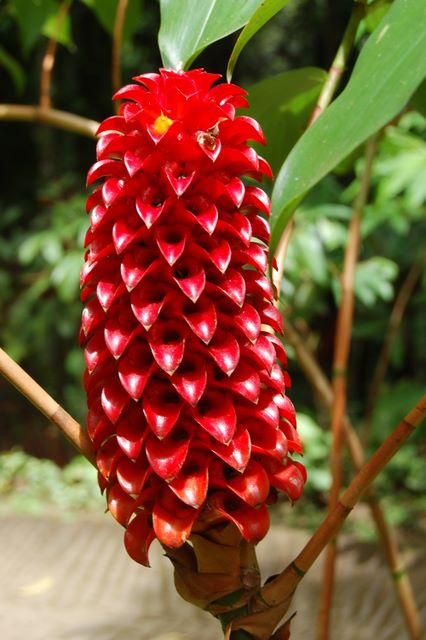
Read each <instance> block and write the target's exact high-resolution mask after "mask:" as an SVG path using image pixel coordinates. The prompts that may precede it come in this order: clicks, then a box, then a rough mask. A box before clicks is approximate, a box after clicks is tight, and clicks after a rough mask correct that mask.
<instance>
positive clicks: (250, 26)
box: [226, 0, 288, 82]
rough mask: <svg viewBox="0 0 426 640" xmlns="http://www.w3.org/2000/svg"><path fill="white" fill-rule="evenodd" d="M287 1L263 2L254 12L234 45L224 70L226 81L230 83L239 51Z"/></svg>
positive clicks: (268, 0) (270, 0)
mask: <svg viewBox="0 0 426 640" xmlns="http://www.w3.org/2000/svg"><path fill="white" fill-rule="evenodd" d="M287 2H288V0H264V1H263V2H262V4H261V5H260V6H259V7H258V9H257V10H256V11H255V12H254V14H253V15H252V17H251V18H250V20H249V21H248V23H247V24H246V26H245V27H244V29H243V30H242V32H241V33H240V35H239V36H238V40H237V42H236V43H235V46H234V48H233V50H232V53H231V56H230V58H229V61H228V68H227V70H226V79H227V80H228V82H231V78H232V74H233V73H234V68H235V65H236V63H237V60H238V58H239V56H240V53H241V51H242V50H243V49H244V47H245V46H246V44H247V43H248V41H249V40H251V39H252V37H253V36H254V35H255V34H256V33H257V32H258V31H259V29H261V28H262V27H263V25H265V24H266V23H267V22H268V21H269V20H270V19H271V18H273V17H274V15H275V14H276V13H278V11H281V9H282V8H283V7H284V6H285V5H286V4H287Z"/></svg>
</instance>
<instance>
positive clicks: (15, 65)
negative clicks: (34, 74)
mask: <svg viewBox="0 0 426 640" xmlns="http://www.w3.org/2000/svg"><path fill="white" fill-rule="evenodd" d="M0 66H2V67H4V68H5V69H6V71H7V72H8V74H9V75H10V77H11V78H12V80H13V83H14V85H15V89H16V92H17V93H22V92H23V90H24V87H25V72H24V69H23V68H22V67H21V65H20V64H19V62H17V60H15V58H13V57H12V56H11V55H10V53H8V52H7V51H6V50H5V49H3V47H2V46H0Z"/></svg>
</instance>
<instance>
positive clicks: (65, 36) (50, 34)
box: [42, 12, 73, 49]
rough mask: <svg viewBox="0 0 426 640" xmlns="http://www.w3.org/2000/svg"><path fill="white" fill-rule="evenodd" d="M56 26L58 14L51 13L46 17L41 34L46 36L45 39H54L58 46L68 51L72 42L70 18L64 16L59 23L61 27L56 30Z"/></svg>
mask: <svg viewBox="0 0 426 640" xmlns="http://www.w3.org/2000/svg"><path fill="white" fill-rule="evenodd" d="M57 24H58V14H57V12H56V13H52V14H51V15H49V16H48V17H47V20H46V22H45V23H44V25H43V29H42V34H43V35H44V36H46V38H55V40H57V41H58V42H60V44H62V45H63V46H64V47H67V48H68V49H71V48H72V45H73V41H72V35H71V18H70V16H69V15H66V16H65V17H64V19H63V20H62V21H61V27H60V29H59V32H58V29H57Z"/></svg>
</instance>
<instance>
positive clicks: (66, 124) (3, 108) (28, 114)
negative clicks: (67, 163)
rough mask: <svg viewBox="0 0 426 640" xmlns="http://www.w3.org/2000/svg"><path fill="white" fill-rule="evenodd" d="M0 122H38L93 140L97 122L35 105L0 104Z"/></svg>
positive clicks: (97, 125)
mask: <svg viewBox="0 0 426 640" xmlns="http://www.w3.org/2000/svg"><path fill="white" fill-rule="evenodd" d="M0 120H16V121H27V122H39V123H41V124H48V125H50V126H52V127H56V128H58V129H64V130H65V131H72V132H73V133H79V134H80V135H83V136H87V137H88V138H95V137H96V131H97V130H98V127H99V122H96V120H90V119H89V118H83V117H82V116H77V115H75V114H74V113H68V111H59V110H58V109H47V108H45V107H40V106H37V105H22V104H0Z"/></svg>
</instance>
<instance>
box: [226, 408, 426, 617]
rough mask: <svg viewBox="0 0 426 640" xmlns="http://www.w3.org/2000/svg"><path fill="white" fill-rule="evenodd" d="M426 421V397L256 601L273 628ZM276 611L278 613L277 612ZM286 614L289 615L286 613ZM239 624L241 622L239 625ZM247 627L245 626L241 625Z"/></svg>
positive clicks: (409, 414)
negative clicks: (357, 508) (346, 523)
mask: <svg viewBox="0 0 426 640" xmlns="http://www.w3.org/2000/svg"><path fill="white" fill-rule="evenodd" d="M425 417H426V395H425V396H423V397H422V398H421V399H420V400H419V402H418V403H417V404H416V405H415V406H414V407H413V409H411V411H410V412H409V413H408V414H407V415H406V416H405V418H404V419H403V420H402V421H401V422H400V423H399V425H398V426H397V427H396V429H394V431H393V432H392V433H391V434H390V435H389V437H388V438H387V439H386V440H385V441H384V442H383V444H382V445H381V446H380V447H379V448H378V449H377V451H376V452H375V453H374V454H373V456H372V457H371V458H370V460H369V461H368V462H367V463H366V464H365V465H364V466H363V467H362V469H361V470H360V471H359V472H358V473H357V475H356V476H355V478H354V479H353V480H352V482H351V483H350V485H349V487H348V488H347V489H346V491H345V492H344V493H343V494H342V496H341V498H340V500H339V501H338V503H337V505H336V506H335V508H334V509H333V511H331V512H330V513H329V514H328V515H327V516H326V518H325V519H324V520H323V522H322V524H321V525H320V526H319V527H318V529H317V530H316V532H315V533H314V535H313V536H312V537H311V539H310V540H309V541H308V543H307V544H306V545H305V547H304V548H303V549H302V551H301V552H300V553H299V555H298V556H297V557H296V558H295V560H294V561H293V562H291V563H290V564H289V565H288V567H286V569H284V571H283V572H282V573H281V574H280V575H279V576H277V577H276V578H274V579H273V580H271V581H270V582H268V583H267V584H265V586H264V587H263V588H262V589H261V592H260V596H259V598H258V599H257V601H256V608H257V610H258V611H263V610H265V609H270V614H271V616H270V621H268V622H270V624H271V628H272V629H273V628H274V627H275V626H276V625H277V624H278V622H279V620H280V618H281V617H282V615H283V611H282V609H280V608H279V605H280V604H281V603H284V602H288V601H289V598H291V596H292V594H293V593H294V591H295V590H296V588H297V586H298V584H299V582H300V581H301V579H302V578H303V576H304V575H305V574H306V572H307V571H308V570H309V569H310V567H311V566H312V565H313V563H314V562H315V560H316V559H317V558H318V556H319V555H320V553H321V552H322V551H323V550H324V548H325V547H326V545H327V544H328V543H329V542H330V541H331V540H332V539H333V538H334V537H335V536H336V534H337V532H338V530H339V529H340V527H341V526H342V524H343V523H344V521H345V520H346V518H347V517H348V515H349V514H350V512H351V511H352V509H353V507H354V506H355V504H356V503H357V502H358V501H359V500H360V499H361V497H362V496H363V494H364V493H365V492H366V491H368V489H369V488H370V486H371V484H372V482H373V481H374V480H375V478H376V477H377V475H378V474H379V473H380V472H381V471H382V469H383V468H384V467H385V466H386V464H387V463H388V462H389V460H390V459H391V458H392V457H393V456H394V455H395V454H396V453H397V452H398V451H399V449H400V448H401V447H402V445H403V444H404V443H405V441H406V440H407V439H408V437H409V436H410V435H411V434H412V433H413V431H414V430H415V429H416V427H417V426H418V425H419V424H420V423H421V422H422V420H424V418H425ZM274 607H275V610H274ZM284 613H285V611H284ZM238 622H239V621H237V623H238ZM238 626H239V627H243V628H244V625H243V624H238Z"/></svg>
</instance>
